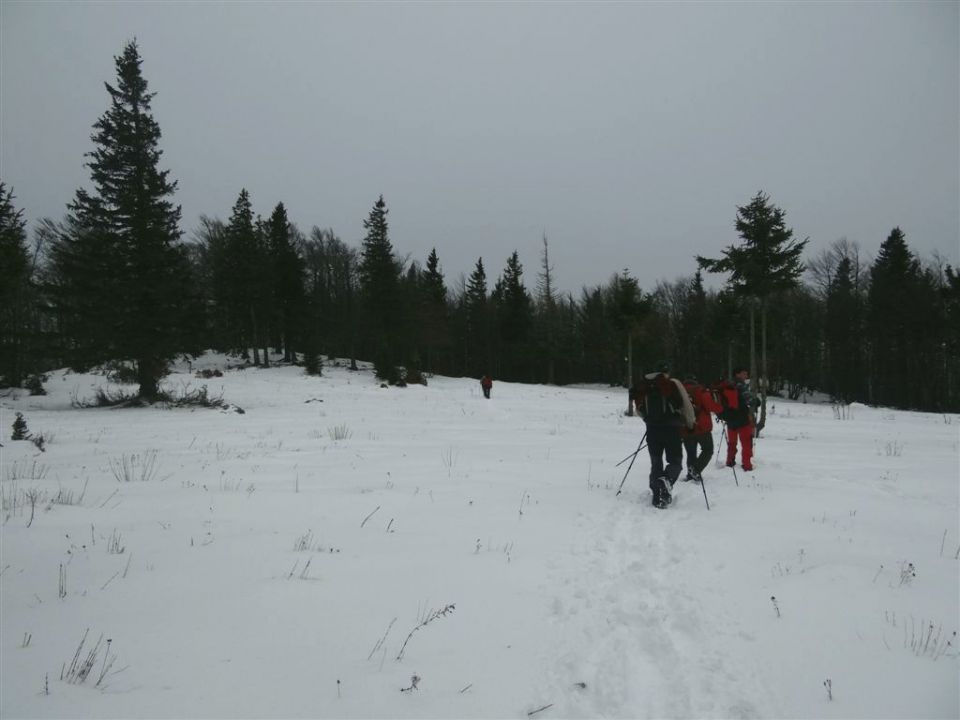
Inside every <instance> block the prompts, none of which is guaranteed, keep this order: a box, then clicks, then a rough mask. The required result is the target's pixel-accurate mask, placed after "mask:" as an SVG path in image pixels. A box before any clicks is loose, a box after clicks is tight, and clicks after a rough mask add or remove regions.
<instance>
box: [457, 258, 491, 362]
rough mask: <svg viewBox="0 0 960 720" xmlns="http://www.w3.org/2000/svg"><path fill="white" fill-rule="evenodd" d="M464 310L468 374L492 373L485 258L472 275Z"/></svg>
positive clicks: (468, 284)
mask: <svg viewBox="0 0 960 720" xmlns="http://www.w3.org/2000/svg"><path fill="white" fill-rule="evenodd" d="M464 308H465V313H466V322H467V327H466V331H467V338H466V339H467V342H466V347H467V364H468V365H467V372H469V373H470V374H472V375H482V374H484V373H489V372H491V369H490V367H489V366H490V364H491V360H492V358H491V356H490V352H489V351H490V338H489V331H490V325H489V308H488V297H487V273H486V271H485V270H484V269H483V258H478V259H477V264H476V265H475V266H474V268H473V272H472V273H470V279H469V280H468V281H467V287H466V293H465V296H464Z"/></svg>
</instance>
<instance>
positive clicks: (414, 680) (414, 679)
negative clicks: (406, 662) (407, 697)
mask: <svg viewBox="0 0 960 720" xmlns="http://www.w3.org/2000/svg"><path fill="white" fill-rule="evenodd" d="M419 683H420V676H419V675H417V674H416V673H414V674H413V675H411V676H410V687H405V688H400V692H412V691H414V690H419V688H418V687H417V685H418V684H419Z"/></svg>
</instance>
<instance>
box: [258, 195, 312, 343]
mask: <svg viewBox="0 0 960 720" xmlns="http://www.w3.org/2000/svg"><path fill="white" fill-rule="evenodd" d="M265 227H266V235H267V247H268V250H269V264H270V268H271V270H272V272H271V273H270V280H271V282H272V285H273V287H272V288H271V289H272V295H273V303H272V305H273V311H274V317H273V318H272V323H271V324H272V326H273V337H274V345H275V346H276V347H278V348H281V347H282V349H283V359H284V360H285V361H286V362H293V361H294V360H295V354H294V345H295V343H296V341H297V340H298V334H299V333H300V330H301V328H302V327H303V318H304V302H305V299H304V288H303V283H304V263H303V258H302V256H301V253H300V248H299V247H298V244H299V243H298V242H297V235H298V233H297V232H296V229H295V228H294V227H293V226H292V225H291V224H290V221H289V219H288V218H287V209H286V208H285V207H284V206H283V203H282V202H281V203H277V206H276V207H275V208H274V210H273V213H272V214H271V215H270V219H269V220H268V221H267V223H266V226H265Z"/></svg>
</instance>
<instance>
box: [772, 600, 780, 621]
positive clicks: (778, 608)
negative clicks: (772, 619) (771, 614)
mask: <svg viewBox="0 0 960 720" xmlns="http://www.w3.org/2000/svg"><path fill="white" fill-rule="evenodd" d="M770 602H772V603H773V609H774V610H776V611H777V617H780V606H779V605H777V598H775V597H774V596H773V595H771V596H770Z"/></svg>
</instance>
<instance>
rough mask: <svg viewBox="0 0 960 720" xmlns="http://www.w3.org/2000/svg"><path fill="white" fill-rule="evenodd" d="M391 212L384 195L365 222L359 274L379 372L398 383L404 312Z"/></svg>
mask: <svg viewBox="0 0 960 720" xmlns="http://www.w3.org/2000/svg"><path fill="white" fill-rule="evenodd" d="M389 212H390V211H389V210H388V209H387V204H386V203H385V202H384V201H383V195H381V196H380V198H379V199H378V200H377V202H376V203H375V204H374V206H373V209H372V210H370V215H369V217H368V218H367V219H366V220H364V221H363V228H364V230H366V231H367V234H366V236H365V237H364V238H363V245H362V249H361V253H360V256H361V259H360V267H359V274H360V292H361V296H362V299H363V312H364V318H365V325H366V329H367V339H368V342H369V343H370V349H371V350H372V351H373V354H374V366H375V369H376V373H377V376H378V377H380V378H381V379H383V380H386V381H388V382H395V381H396V380H397V379H398V370H397V363H398V361H399V359H400V358H399V352H398V348H397V338H396V337H395V332H394V329H395V328H396V327H398V326H400V325H402V323H400V322H398V317H397V315H398V313H399V312H402V310H401V309H400V308H399V307H398V303H397V297H398V290H399V276H400V272H399V268H398V266H397V261H396V257H395V256H394V254H393V245H392V244H391V243H390V237H389V228H388V224H387V214H388V213H389Z"/></svg>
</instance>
